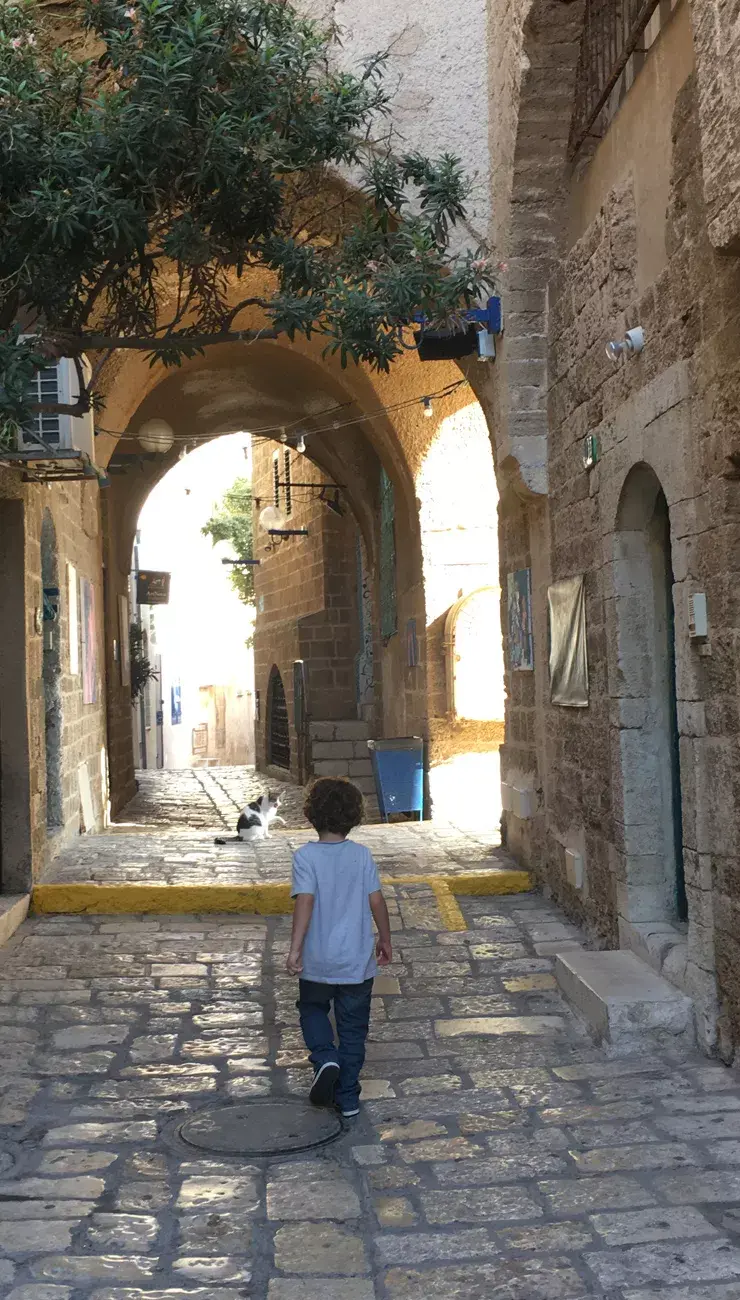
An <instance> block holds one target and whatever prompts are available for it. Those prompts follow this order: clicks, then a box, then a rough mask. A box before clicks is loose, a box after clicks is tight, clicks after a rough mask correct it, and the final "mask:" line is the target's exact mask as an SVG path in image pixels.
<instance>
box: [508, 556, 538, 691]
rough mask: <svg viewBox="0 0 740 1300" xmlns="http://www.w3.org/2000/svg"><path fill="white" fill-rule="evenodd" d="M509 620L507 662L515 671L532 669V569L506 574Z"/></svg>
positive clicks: (530, 670) (529, 670)
mask: <svg viewBox="0 0 740 1300" xmlns="http://www.w3.org/2000/svg"><path fill="white" fill-rule="evenodd" d="M507 607H508V610H507V612H508V621H509V664H510V666H511V668H512V669H513V670H514V671H515V672H532V670H533V669H534V639H533V637H532V570H531V569H518V570H517V571H516V573H510V574H508V575H507Z"/></svg>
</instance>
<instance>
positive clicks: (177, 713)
mask: <svg viewBox="0 0 740 1300" xmlns="http://www.w3.org/2000/svg"><path fill="white" fill-rule="evenodd" d="M170 717H171V719H172V725H173V727H179V725H180V723H181V722H182V687H181V685H180V682H179V680H178V681H177V682H175V684H174V685H173V686H171V687H170Z"/></svg>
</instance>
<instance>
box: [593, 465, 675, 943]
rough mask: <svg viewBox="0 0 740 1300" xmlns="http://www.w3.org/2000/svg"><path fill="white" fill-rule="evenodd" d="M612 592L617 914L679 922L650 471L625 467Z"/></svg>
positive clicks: (670, 680) (669, 583)
mask: <svg viewBox="0 0 740 1300" xmlns="http://www.w3.org/2000/svg"><path fill="white" fill-rule="evenodd" d="M613 547H614V591H615V613H616V628H617V662H616V672H615V674H614V676H613V683H612V693H613V695H614V696H616V698H617V699H618V701H619V710H618V712H619V726H618V730H617V737H616V740H617V745H618V753H619V764H620V769H621V780H622V801H621V834H622V839H623V862H624V868H623V875H622V879H621V880H620V882H619V887H618V893H619V910H620V916H621V917H623V919H624V921H625V922H627V923H630V924H634V923H638V924H639V923H643V922H656V921H657V922H667V923H669V924H671V923H674V922H677V921H684V920H686V918H687V905H686V889H685V883H684V872H683V844H682V830H681V773H680V760H679V748H678V716H677V703H676V656H675V631H674V612H673V564H672V550H671V535H670V520H669V513H668V504H667V502H666V498H665V493H664V492H663V488H662V485H661V483H660V481H659V479H658V477H657V475H656V474H655V471H654V470H653V469H652V468H651V467H650V466H648V465H646V464H644V463H643V464H640V465H636V466H634V468H633V469H632V470H631V471H630V473H629V474H628V476H627V479H626V480H625V483H624V486H623V488H622V495H621V498H620V502H619V508H618V511H617V521H616V531H615V534H614V540H613Z"/></svg>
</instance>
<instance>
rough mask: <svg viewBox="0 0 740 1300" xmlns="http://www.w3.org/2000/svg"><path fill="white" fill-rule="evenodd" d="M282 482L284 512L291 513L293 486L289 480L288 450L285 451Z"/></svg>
mask: <svg viewBox="0 0 740 1300" xmlns="http://www.w3.org/2000/svg"><path fill="white" fill-rule="evenodd" d="M283 483H284V484H285V513H286V515H291V514H292V513H293V486H292V483H291V480H290V452H289V451H286V452H285V474H284V476H283Z"/></svg>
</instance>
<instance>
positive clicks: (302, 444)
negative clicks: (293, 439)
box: [295, 434, 306, 455]
mask: <svg viewBox="0 0 740 1300" xmlns="http://www.w3.org/2000/svg"><path fill="white" fill-rule="evenodd" d="M295 449H296V451H299V452H300V453H301V455H303V453H304V451H305V450H306V439H305V438H304V436H303V434H301V435H300V437H299V439H298V441H297V443H296V445H295Z"/></svg>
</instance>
